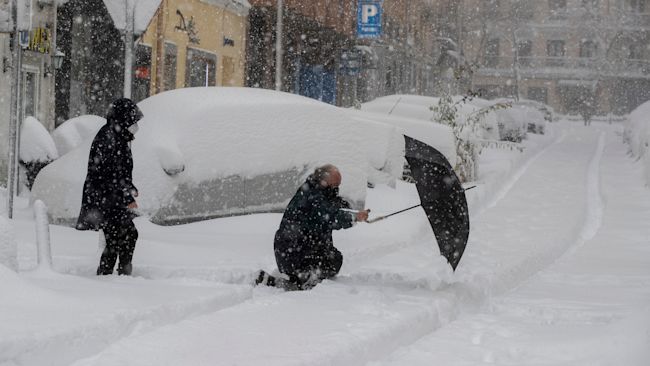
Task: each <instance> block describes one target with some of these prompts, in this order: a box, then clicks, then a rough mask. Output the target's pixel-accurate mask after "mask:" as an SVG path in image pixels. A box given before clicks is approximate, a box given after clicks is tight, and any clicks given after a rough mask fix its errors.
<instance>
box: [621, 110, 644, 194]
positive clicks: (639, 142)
mask: <svg viewBox="0 0 650 366" xmlns="http://www.w3.org/2000/svg"><path fill="white" fill-rule="evenodd" d="M649 116H650V101H648V102H646V103H644V104H642V105H641V106H640V107H638V108H637V109H635V110H634V111H633V112H632V113H630V117H629V119H628V121H627V123H626V124H625V131H624V139H625V141H626V142H627V143H628V145H630V153H631V154H632V156H634V157H635V158H637V159H638V160H641V161H642V162H643V166H644V167H645V177H646V183H647V184H650V117H649Z"/></svg>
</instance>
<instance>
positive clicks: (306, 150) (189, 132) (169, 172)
mask: <svg viewBox="0 0 650 366" xmlns="http://www.w3.org/2000/svg"><path fill="white" fill-rule="evenodd" d="M139 106H140V108H141V109H142V111H143V113H144V116H145V117H144V119H143V120H142V121H141V122H140V132H138V135H137V137H136V139H135V141H134V142H133V146H132V147H133V154H134V174H133V176H134V181H135V185H136V186H137V187H138V188H139V190H140V197H139V198H138V203H139V205H140V208H141V209H142V211H143V212H145V213H147V214H151V215H153V217H154V220H155V221H156V222H164V221H166V220H173V219H178V220H188V219H192V218H194V219H196V218H199V217H214V216H222V215H232V214H239V213H248V212H260V211H275V210H281V209H283V208H284V206H285V205H286V203H287V202H288V200H289V199H290V198H291V196H293V194H294V193H295V190H296V187H298V186H299V185H300V183H301V182H302V181H303V180H304V178H305V177H306V175H308V174H309V173H311V171H313V169H314V168H315V167H316V166H319V165H322V164H324V163H332V164H335V165H337V166H338V167H339V168H340V169H341V172H342V175H343V184H342V185H341V194H342V195H343V196H345V197H347V198H348V199H350V200H351V201H353V202H355V204H356V206H358V207H360V206H361V205H363V201H364V200H365V192H366V185H367V183H368V181H369V180H370V181H372V180H375V179H379V180H381V181H383V182H386V181H388V180H390V179H393V180H394V179H396V178H397V177H399V176H400V175H401V173H402V164H403V148H404V146H403V144H404V142H403V139H402V138H401V135H400V134H399V132H398V130H397V129H396V128H395V127H391V126H388V125H386V124H380V123H373V122H361V121H355V120H353V119H352V118H350V116H349V115H348V114H347V113H346V112H345V111H344V110H342V109H340V108H336V107H333V106H330V105H328V104H325V103H321V102H318V101H315V100H312V99H309V98H304V97H301V96H297V95H293V94H287V93H278V92H274V91H269V90H261V89H250V88H186V89H179V90H173V91H169V92H166V93H162V94H158V95H156V96H153V97H151V98H148V99H146V100H144V101H142V102H141V103H140V104H139ZM90 144H91V141H85V142H83V143H82V144H81V145H80V146H79V147H78V148H77V149H75V150H73V151H71V152H70V153H68V154H66V155H65V156H63V157H62V158H60V159H59V160H57V161H55V162H54V163H53V164H50V165H49V166H48V167H46V168H45V169H44V170H43V171H42V172H41V173H40V174H39V176H38V178H37V180H36V183H35V185H34V188H33V191H32V199H34V200H35V199H41V200H43V201H44V202H45V203H46V204H47V206H48V207H49V208H50V215H51V217H52V219H53V220H54V221H58V222H61V221H72V220H73V219H74V218H75V217H76V215H77V214H78V212H79V207H80V205H81V192H82V187H83V182H84V179H85V175H86V164H87V159H88V152H89V149H90Z"/></svg>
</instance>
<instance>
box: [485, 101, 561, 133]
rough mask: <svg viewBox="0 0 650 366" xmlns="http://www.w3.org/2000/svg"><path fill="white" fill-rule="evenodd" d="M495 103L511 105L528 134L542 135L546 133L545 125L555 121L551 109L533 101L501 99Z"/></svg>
mask: <svg viewBox="0 0 650 366" xmlns="http://www.w3.org/2000/svg"><path fill="white" fill-rule="evenodd" d="M495 102H497V103H507V104H510V105H512V109H515V110H516V111H515V113H516V114H517V115H518V116H521V117H517V118H522V119H523V120H524V123H525V126H526V131H527V132H529V133H535V134H538V135H543V134H544V133H545V132H546V124H547V123H549V122H553V121H555V120H556V119H557V117H556V116H555V112H554V111H553V109H552V108H551V107H549V106H547V105H546V104H543V103H540V102H537V101H534V100H528V99H520V100H514V99H507V98H502V99H498V100H496V101H495Z"/></svg>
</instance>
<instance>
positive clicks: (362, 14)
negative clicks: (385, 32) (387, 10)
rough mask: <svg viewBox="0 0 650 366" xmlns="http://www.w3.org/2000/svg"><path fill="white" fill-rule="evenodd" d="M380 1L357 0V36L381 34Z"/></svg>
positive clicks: (366, 36)
mask: <svg viewBox="0 0 650 366" xmlns="http://www.w3.org/2000/svg"><path fill="white" fill-rule="evenodd" d="M381 3H382V2H381V1H377V0H375V1H370V0H359V3H358V7H357V37H358V38H379V37H380V36H381V15H382V9H381Z"/></svg>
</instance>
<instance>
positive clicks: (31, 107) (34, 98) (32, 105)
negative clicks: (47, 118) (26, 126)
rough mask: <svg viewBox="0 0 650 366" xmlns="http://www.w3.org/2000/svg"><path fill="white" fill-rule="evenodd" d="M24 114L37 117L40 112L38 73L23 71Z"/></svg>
mask: <svg viewBox="0 0 650 366" xmlns="http://www.w3.org/2000/svg"><path fill="white" fill-rule="evenodd" d="M23 98H24V99H23V116H24V117H29V116H32V117H36V113H37V112H38V74H37V73H36V72H33V71H23Z"/></svg>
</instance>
